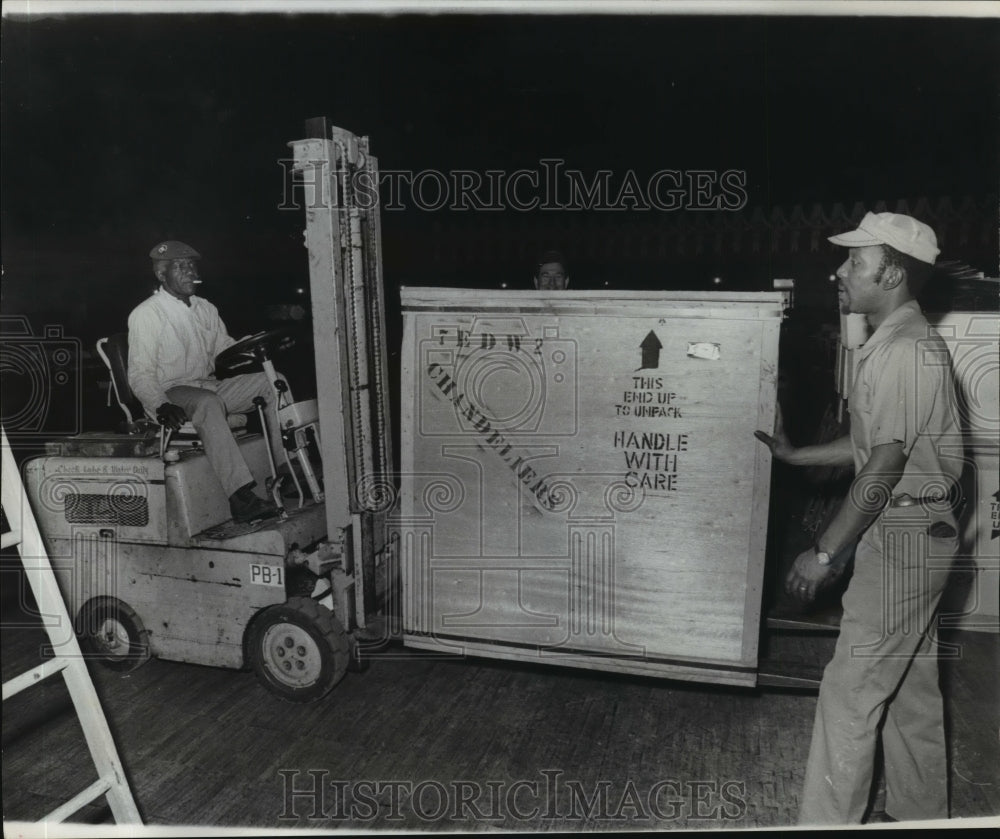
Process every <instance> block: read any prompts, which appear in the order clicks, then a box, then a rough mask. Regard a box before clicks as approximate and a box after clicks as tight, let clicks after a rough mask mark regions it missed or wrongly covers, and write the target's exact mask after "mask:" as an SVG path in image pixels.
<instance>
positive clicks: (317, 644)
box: [246, 597, 350, 702]
mask: <svg viewBox="0 0 1000 839" xmlns="http://www.w3.org/2000/svg"><path fill="white" fill-rule="evenodd" d="M349 658H350V648H349V645H348V640H347V633H346V632H345V631H344V627H343V625H342V624H341V623H340V621H338V620H337V619H336V618H335V617H334V616H333V612H331V611H330V610H329V609H327V608H326V606H323V605H322V604H320V603H317V602H316V601H315V600H312V599H311V598H309V597H290V598H289V599H288V600H287V601H286V602H285V603H278V604H275V605H273V606H268V607H267V608H265V609H262V610H261V611H260V612H258V613H257V615H256V616H255V617H254V619H253V621H252V622H251V623H250V626H249V627H248V628H247V634H246V661H247V663H248V664H249V665H250V667H251V668H252V669H253V671H254V673H255V674H256V675H257V678H258V679H259V680H260V682H261V684H263V685H264V687H266V688H267V689H268V690H269V691H271V692H272V693H274V694H276V695H278V696H280V697H281V698H282V699H285V700H287V701H289V702H315V701H316V700H317V699H321V698H322V697H324V696H326V694H327V693H329V692H330V691H331V690H332V689H333V687H334V685H336V684H337V683H338V682H339V681H340V680H341V679H342V678H343V677H344V674H345V673H346V672H347V665H348V661H349Z"/></svg>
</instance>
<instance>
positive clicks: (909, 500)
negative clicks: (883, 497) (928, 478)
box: [889, 493, 952, 507]
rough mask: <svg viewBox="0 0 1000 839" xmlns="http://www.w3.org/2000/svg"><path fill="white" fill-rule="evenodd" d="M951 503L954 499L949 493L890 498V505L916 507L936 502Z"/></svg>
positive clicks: (931, 504)
mask: <svg viewBox="0 0 1000 839" xmlns="http://www.w3.org/2000/svg"><path fill="white" fill-rule="evenodd" d="M946 502H947V503H948V504H951V503H952V500H951V499H950V498H949V497H948V496H947V495H935V496H923V497H922V498H914V497H913V496H912V495H906V494H905V493H904V494H903V495H894V496H893V497H892V498H890V499H889V506H890V507H914V506H917V505H920V506H921V507H929V506H933V505H935V504H944V503H946Z"/></svg>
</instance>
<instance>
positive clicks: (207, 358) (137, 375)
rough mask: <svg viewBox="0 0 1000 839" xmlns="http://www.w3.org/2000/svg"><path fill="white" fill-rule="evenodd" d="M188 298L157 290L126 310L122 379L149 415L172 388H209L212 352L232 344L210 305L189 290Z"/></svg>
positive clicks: (212, 376)
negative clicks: (124, 376)
mask: <svg viewBox="0 0 1000 839" xmlns="http://www.w3.org/2000/svg"><path fill="white" fill-rule="evenodd" d="M190 301H191V305H190V306H186V305H185V304H184V302H183V301H181V300H178V299H177V298H176V297H174V296H173V295H172V294H169V293H167V292H166V291H163V290H162V289H157V290H156V291H155V292H153V294H152V296H150V297H148V298H146V299H145V300H144V301H143V302H142V303H140V304H139V305H138V306H136V307H135V308H134V309H133V310H132V314H130V315H129V318H128V383H129V386H130V387H131V388H132V392H133V393H135V395H136V396H137V397H138V398H139V401H140V402H142V406H143V407H144V408H145V409H146V411H147V412H148V413H149V414H150V416H153V415H155V413H156V409H157V408H158V407H160V405H162V404H163V403H164V402H169V401H170V399H169V398H168V397H167V393H166V392H167V390H168V389H170V388H172V387H176V386H178V385H193V386H194V387H204V388H207V389H209V390H215V388H216V386H217V379H216V378H215V373H214V370H215V357H216V356H217V355H218V354H219V353H220V352H222V351H223V350H224V349H226V348H227V347H229V346H232V345H233V344H234V343H236V342H235V340H234V339H233V338H232V337H230V335H229V333H228V332H227V331H226V327H225V324H223V322H222V320H221V319H220V318H219V311H218V309H216V308H215V306H213V305H212V304H211V303H209V302H208V301H207V300H205V299H204V298H203V297H196V296H194V295H192V297H191V298H190Z"/></svg>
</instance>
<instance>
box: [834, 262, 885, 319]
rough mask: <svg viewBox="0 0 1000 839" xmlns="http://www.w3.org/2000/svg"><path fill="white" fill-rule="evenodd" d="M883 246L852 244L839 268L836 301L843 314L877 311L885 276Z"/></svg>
mask: <svg viewBox="0 0 1000 839" xmlns="http://www.w3.org/2000/svg"><path fill="white" fill-rule="evenodd" d="M881 266H882V246H881V245H869V246H867V247H863V248H850V249H849V250H848V252H847V259H846V260H844V264H843V265H841V266H840V267H839V268H838V269H837V301H838V303H839V304H840V313H841V314H842V315H850V314H868V313H869V312H873V311H875V305H876V303H877V302H878V300H879V291H880V288H879V280H881V279H882V271H881Z"/></svg>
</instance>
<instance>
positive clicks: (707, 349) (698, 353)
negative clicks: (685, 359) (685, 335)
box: [687, 341, 722, 361]
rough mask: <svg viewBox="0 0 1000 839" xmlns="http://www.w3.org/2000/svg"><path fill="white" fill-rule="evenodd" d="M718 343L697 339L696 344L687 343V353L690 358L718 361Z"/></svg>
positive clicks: (720, 355)
mask: <svg viewBox="0 0 1000 839" xmlns="http://www.w3.org/2000/svg"><path fill="white" fill-rule="evenodd" d="M720 349H721V348H720V346H719V344H711V343H709V342H707V341H699V342H698V343H697V344H688V351H687V354H688V355H689V356H691V358H704V359H706V360H707V361H718V360H719V359H720V358H721V357H722V354H721V353H720V351H719V350H720Z"/></svg>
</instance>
